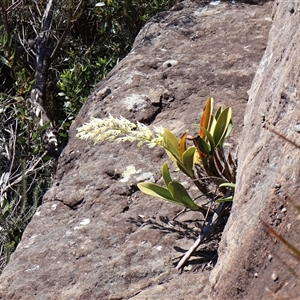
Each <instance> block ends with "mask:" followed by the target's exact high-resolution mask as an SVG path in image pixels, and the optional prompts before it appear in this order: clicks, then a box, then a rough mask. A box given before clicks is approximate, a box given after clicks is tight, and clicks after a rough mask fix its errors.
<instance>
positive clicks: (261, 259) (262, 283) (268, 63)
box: [211, 1, 300, 300]
mask: <svg viewBox="0 0 300 300" xmlns="http://www.w3.org/2000/svg"><path fill="white" fill-rule="evenodd" d="M299 9H300V3H299V2H290V1H277V2H276V3H275V4H274V21H273V26H272V29H271V31H270V35H269V42H268V47H267V49H266V52H265V54H264V56H263V58H262V60H261V63H260V66H259V68H258V71H257V73H256V76H255V78H254V81H253V83H252V87H251V90H250V93H249V95H250V98H249V103H248V105H247V110H246V113H245V127H244V130H243V135H242V136H243V139H242V141H241V143H240V151H239V167H238V180H237V187H238V188H237V191H236V194H235V200H234V201H235V202H234V206H233V209H232V213H231V216H230V219H229V222H228V223H227V226H226V228H227V229H226V230H225V232H224V234H223V240H222V243H221V245H222V246H221V247H220V256H219V261H218V264H217V267H216V268H215V269H214V270H213V273H212V276H211V281H212V283H213V288H214V291H215V293H214V298H215V299H253V300H254V299H299V295H300V287H299V279H298V278H297V277H296V276H295V274H293V273H292V272H291V270H293V269H294V270H295V271H297V270H299V262H295V259H293V258H292V257H291V255H289V253H288V251H287V249H286V248H285V247H284V246H283V245H282V244H281V243H278V242H277V243H276V242H275V241H274V238H272V237H271V236H270V234H268V233H267V232H266V230H265V226H264V225H263V224H262V222H261V221H264V222H265V223H267V224H269V225H272V226H273V227H274V228H275V229H276V231H277V232H279V233H280V234H281V235H283V236H284V237H285V238H286V239H287V240H288V241H289V242H291V243H292V244H294V245H295V246H297V247H298V248H300V245H299V229H300V226H299V221H297V220H299V218H297V214H296V212H295V208H294V207H293V206H292V205H291V203H290V202H288V201H287V197H289V198H291V199H292V200H293V201H294V202H295V203H296V204H298V205H299V194H300V193H299V188H297V184H298V185H299V171H300V164H299V151H300V149H299V148H297V147H295V146H294V145H292V144H291V143H289V142H287V141H285V140H283V139H282V138H280V137H279V136H278V135H276V134H274V133H273V132H271V131H270V130H269V129H270V128H271V129H273V130H276V132H278V133H280V134H282V135H283V136H285V137H287V138H288V139H290V140H291V141H293V142H296V143H298V144H299V123H300V114H299V108H300V106H299V90H300V83H299V75H300V74H299V70H300V61H299V47H298V41H299V38H300V33H299V30H298V28H299V24H300V15H299Z"/></svg>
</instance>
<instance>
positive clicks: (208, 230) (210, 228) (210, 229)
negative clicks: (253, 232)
mask: <svg viewBox="0 0 300 300" xmlns="http://www.w3.org/2000/svg"><path fill="white" fill-rule="evenodd" d="M225 207H226V206H225V203H224V202H223V203H220V204H219V206H218V208H217V209H216V211H215V212H214V214H213V216H212V217H211V219H210V220H209V222H208V224H207V225H206V226H205V227H204V228H203V232H202V233H201V234H200V235H199V236H198V238H197V240H196V241H195V243H194V244H193V246H192V247H191V248H190V249H189V250H188V251H187V252H186V254H185V255H184V256H183V257H182V259H181V260H180V261H179V263H178V264H177V266H176V269H177V270H180V269H181V268H182V266H183V265H184V264H185V262H186V261H187V260H188V259H189V258H190V256H191V255H192V254H193V252H194V251H195V250H196V249H197V248H198V247H199V245H200V244H201V242H202V241H203V240H204V239H205V238H207V237H209V236H210V235H212V234H213V233H214V230H215V227H216V225H217V224H218V221H219V219H220V218H221V217H222V215H223V214H224V211H225Z"/></svg>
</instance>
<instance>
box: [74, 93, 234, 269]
mask: <svg viewBox="0 0 300 300" xmlns="http://www.w3.org/2000/svg"><path fill="white" fill-rule="evenodd" d="M231 115H232V112H231V108H230V107H226V108H224V109H223V108H221V107H220V108H219V109H218V110H217V112H216V113H215V114H213V98H208V99H207V101H206V104H205V107H204V110H203V112H202V116H201V119H200V126H199V131H198V135H197V136H196V137H195V138H193V137H190V136H188V134H187V131H186V132H184V133H183V134H182V135H181V137H180V138H179V139H178V138H176V137H175V135H174V134H173V133H172V132H171V131H169V130H168V129H166V128H154V132H153V131H151V130H150V129H149V127H147V126H145V125H144V124H141V123H139V122H137V123H133V122H130V121H129V120H127V119H125V118H123V117H120V118H114V117H112V116H111V115H110V116H109V117H108V118H106V119H96V118H92V119H91V121H90V122H88V123H87V124H84V125H83V126H82V127H80V128H78V133H77V137H79V138H81V139H92V140H93V141H94V142H95V143H98V142H101V141H104V140H109V141H115V142H123V141H130V142H136V141H137V142H138V146H141V145H143V144H148V146H149V147H150V148H151V147H154V146H159V147H162V148H163V149H164V150H165V151H166V154H167V155H168V157H169V158H170V160H171V161H172V162H173V163H174V164H175V166H176V167H177V169H178V170H180V171H182V173H184V174H185V175H186V176H188V177H189V178H190V179H191V180H192V182H193V183H194V184H195V185H196V186H197V187H198V189H199V190H200V191H201V192H202V193H203V194H205V195H207V196H211V197H212V198H213V200H215V201H214V202H215V206H214V204H213V206H214V209H211V207H212V203H210V206H209V207H205V206H204V205H198V204H197V203H195V201H194V200H193V199H192V197H191V196H190V195H189V193H188V191H187V190H186V189H185V187H184V186H183V185H182V184H181V183H180V182H178V181H174V180H172V177H171V174H170V171H169V167H168V164H167V163H164V164H163V166H162V168H161V172H162V178H163V180H164V186H161V185H158V184H156V183H153V182H142V183H138V184H137V186H138V188H139V189H140V190H141V191H142V192H143V193H145V194H148V195H150V196H154V197H158V198H161V199H164V200H167V201H169V202H172V203H175V204H178V205H181V206H184V207H185V208H188V209H190V210H193V211H200V212H202V213H203V214H204V215H205V216H207V215H210V216H211V217H210V218H209V220H208V222H207V224H206V225H205V226H204V228H203V233H201V234H200V235H199V237H198V238H197V240H196V241H195V243H194V245H193V246H192V247H191V248H190V250H189V251H188V252H187V253H186V254H185V255H184V256H183V258H182V259H181V260H180V261H179V263H178V265H177V269H180V268H182V266H183V265H184V263H185V261H186V260H187V259H188V258H189V257H190V255H191V254H192V252H193V251H194V250H195V249H196V248H197V247H198V246H199V244H200V243H201V242H202V241H203V240H205V239H206V238H207V237H208V236H210V235H212V234H213V232H214V230H215V228H216V225H217V223H218V220H219V219H220V218H221V217H222V216H223V215H224V212H225V211H226V207H227V202H231V201H232V199H233V193H234V188H235V172H236V164H235V161H234V160H233V158H232V156H231V154H230V153H229V154H228V155H227V156H225V152H224V149H223V144H224V141H225V139H226V138H227V136H228V135H229V133H230V131H231V128H232V122H231ZM188 141H190V144H191V145H190V146H188ZM211 184H213V185H214V188H211V189H209V188H208V187H207V186H208V185H211ZM216 187H217V189H218V192H217V193H216V192H215V191H216Z"/></svg>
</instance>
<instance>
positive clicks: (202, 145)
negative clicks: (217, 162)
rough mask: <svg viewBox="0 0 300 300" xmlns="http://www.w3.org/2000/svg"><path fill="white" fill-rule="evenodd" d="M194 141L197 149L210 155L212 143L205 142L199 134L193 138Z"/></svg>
mask: <svg viewBox="0 0 300 300" xmlns="http://www.w3.org/2000/svg"><path fill="white" fill-rule="evenodd" d="M193 142H194V144H195V146H196V147H197V149H198V150H199V151H200V152H201V153H203V154H205V155H210V151H211V147H210V144H209V143H207V142H205V141H204V139H203V138H201V137H200V136H199V135H198V136H197V137H196V138H194V139H193Z"/></svg>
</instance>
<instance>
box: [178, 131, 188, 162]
mask: <svg viewBox="0 0 300 300" xmlns="http://www.w3.org/2000/svg"><path fill="white" fill-rule="evenodd" d="M186 135H187V131H186V132H185V133H184V134H183V135H182V136H181V137H180V139H179V142H178V154H179V157H180V159H181V160H182V155H183V153H184V152H185V150H186Z"/></svg>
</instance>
